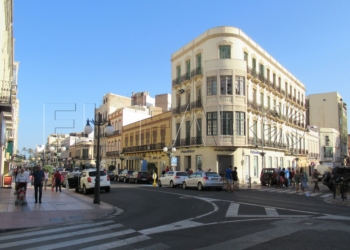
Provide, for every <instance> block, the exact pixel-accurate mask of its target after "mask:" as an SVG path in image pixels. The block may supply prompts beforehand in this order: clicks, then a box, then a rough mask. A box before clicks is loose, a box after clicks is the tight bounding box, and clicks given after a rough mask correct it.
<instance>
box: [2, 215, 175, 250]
mask: <svg viewBox="0 0 350 250" xmlns="http://www.w3.org/2000/svg"><path fill="white" fill-rule="evenodd" d="M150 239H151V237H149V236H148V235H146V234H142V233H140V232H138V231H136V230H133V229H127V228H125V227H124V226H123V225H122V224H119V223H115V222H114V221H112V220H107V221H102V222H87V223H82V224H75V225H64V226H62V225H60V227H59V228H50V229H41V230H34V231H25V232H21V233H20V234H19V233H17V232H16V233H8V234H5V235H4V234H3V235H1V236H0V249H25V250H41V249H42V250H49V249H65V250H67V249H74V250H76V249H84V250H92V249H93V250H95V249H115V248H118V247H122V246H127V245H131V247H132V248H136V247H137V245H135V246H133V244H137V243H139V242H144V241H147V240H150ZM159 244H161V245H162V246H163V248H157V249H165V248H168V247H167V246H166V245H164V244H162V243H157V245H159ZM145 245H146V246H147V244H145ZM143 247H144V246H143ZM149 248H150V249H153V246H152V245H151V246H149Z"/></svg>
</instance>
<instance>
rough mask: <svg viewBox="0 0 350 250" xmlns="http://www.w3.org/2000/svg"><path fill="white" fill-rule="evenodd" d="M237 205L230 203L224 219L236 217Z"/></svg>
mask: <svg viewBox="0 0 350 250" xmlns="http://www.w3.org/2000/svg"><path fill="white" fill-rule="evenodd" d="M238 209H239V204H237V203H231V204H230V206H229V208H228V209H227V212H226V217H234V216H237V215H238Z"/></svg>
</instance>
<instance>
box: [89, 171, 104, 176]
mask: <svg viewBox="0 0 350 250" xmlns="http://www.w3.org/2000/svg"><path fill="white" fill-rule="evenodd" d="M96 174H97V171H90V172H89V175H90V176H96ZM104 175H106V173H105V171H100V176H104Z"/></svg>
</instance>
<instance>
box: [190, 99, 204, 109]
mask: <svg viewBox="0 0 350 250" xmlns="http://www.w3.org/2000/svg"><path fill="white" fill-rule="evenodd" d="M202 107H203V105H202V99H198V100H196V101H193V102H191V109H197V108H202Z"/></svg>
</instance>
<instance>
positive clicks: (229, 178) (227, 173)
mask: <svg viewBox="0 0 350 250" xmlns="http://www.w3.org/2000/svg"><path fill="white" fill-rule="evenodd" d="M231 172H232V166H230V167H229V168H228V169H226V171H225V177H226V181H227V185H226V191H227V192H233V191H232V175H231Z"/></svg>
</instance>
